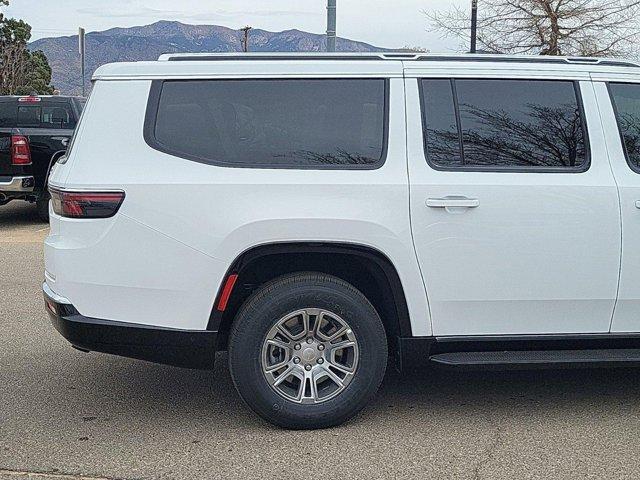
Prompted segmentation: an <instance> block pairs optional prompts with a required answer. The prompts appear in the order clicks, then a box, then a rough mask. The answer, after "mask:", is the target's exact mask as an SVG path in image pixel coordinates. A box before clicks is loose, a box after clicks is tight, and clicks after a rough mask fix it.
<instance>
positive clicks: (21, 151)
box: [11, 135, 31, 165]
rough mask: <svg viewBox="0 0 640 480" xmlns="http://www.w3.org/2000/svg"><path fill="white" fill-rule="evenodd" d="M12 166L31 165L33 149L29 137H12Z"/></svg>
mask: <svg viewBox="0 0 640 480" xmlns="http://www.w3.org/2000/svg"><path fill="white" fill-rule="evenodd" d="M11 164H12V165H31V149H30V148H29V140H28V139H27V137H24V136H22V135H11Z"/></svg>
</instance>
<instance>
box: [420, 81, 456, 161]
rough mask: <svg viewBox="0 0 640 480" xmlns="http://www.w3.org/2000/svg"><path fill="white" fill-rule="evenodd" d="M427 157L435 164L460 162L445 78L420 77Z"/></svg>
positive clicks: (450, 91)
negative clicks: (423, 78) (426, 78)
mask: <svg viewBox="0 0 640 480" xmlns="http://www.w3.org/2000/svg"><path fill="white" fill-rule="evenodd" d="M422 95H423V97H422V100H423V103H424V107H423V108H424V116H425V127H426V128H425V148H426V151H427V157H428V158H429V159H430V160H431V161H432V162H433V163H435V164H437V165H446V166H449V167H455V166H461V165H462V156H461V154H460V138H459V137H458V125H457V123H456V111H455V104H454V100H453V84H452V82H451V80H449V79H437V80H435V79H434V80H422Z"/></svg>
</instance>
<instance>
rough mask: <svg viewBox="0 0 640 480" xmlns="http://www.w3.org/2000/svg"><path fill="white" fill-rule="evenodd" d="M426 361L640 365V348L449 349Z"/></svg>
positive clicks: (484, 365) (499, 364)
mask: <svg viewBox="0 0 640 480" xmlns="http://www.w3.org/2000/svg"><path fill="white" fill-rule="evenodd" d="M429 360H430V361H431V362H432V363H435V364H436V365H439V366H443V367H458V368H461V367H480V368H532V367H533V368H536V367H556V368H562V367H598V366H608V367H610V366H631V365H633V364H640V348H628V349H623V348H614V349H598V350H513V351H499V352H450V353H439V354H436V355H431V356H430V357H429Z"/></svg>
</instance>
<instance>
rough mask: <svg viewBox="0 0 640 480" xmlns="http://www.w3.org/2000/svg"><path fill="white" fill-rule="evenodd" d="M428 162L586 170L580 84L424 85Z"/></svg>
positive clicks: (437, 82)
mask: <svg viewBox="0 0 640 480" xmlns="http://www.w3.org/2000/svg"><path fill="white" fill-rule="evenodd" d="M421 88H422V98H423V109H422V110H423V123H424V131H425V132H424V137H425V150H426V155H427V159H428V160H429V163H431V164H432V165H433V166H434V167H436V168H442V169H467V170H491V171H501V170H525V171H545V170H549V171H583V170H584V169H586V167H587V166H588V157H587V151H586V146H585V145H586V139H585V133H584V128H585V127H584V121H583V115H582V111H581V108H580V103H579V101H578V94H577V90H576V88H577V87H576V84H575V83H574V82H571V81H555V80H553V81H551V80H466V79H462V80H441V79H437V80H422V81H421Z"/></svg>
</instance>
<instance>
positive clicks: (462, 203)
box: [427, 196, 640, 208]
mask: <svg viewBox="0 0 640 480" xmlns="http://www.w3.org/2000/svg"><path fill="white" fill-rule="evenodd" d="M479 206H480V200H478V199H477V198H467V197H456V196H447V197H442V198H427V207H431V208H477V207H479ZM638 208H640V207H638Z"/></svg>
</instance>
